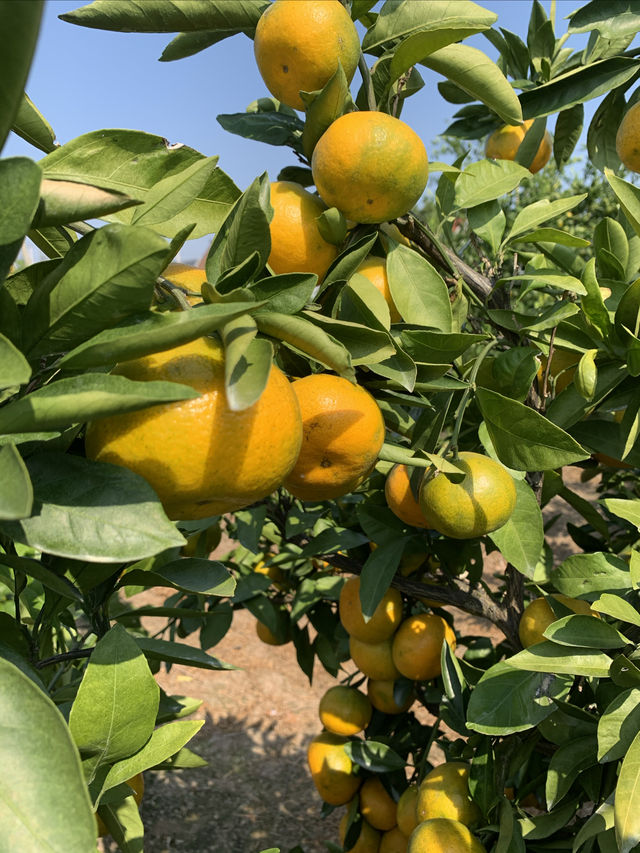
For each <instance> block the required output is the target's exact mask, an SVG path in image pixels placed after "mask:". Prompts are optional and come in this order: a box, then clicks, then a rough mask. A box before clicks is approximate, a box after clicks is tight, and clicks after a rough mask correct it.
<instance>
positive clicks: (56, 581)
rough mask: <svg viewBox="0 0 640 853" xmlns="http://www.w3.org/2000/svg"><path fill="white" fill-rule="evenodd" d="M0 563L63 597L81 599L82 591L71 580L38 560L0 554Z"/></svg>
mask: <svg viewBox="0 0 640 853" xmlns="http://www.w3.org/2000/svg"><path fill="white" fill-rule="evenodd" d="M0 564H1V565H4V566H10V567H11V568H12V569H15V570H16V571H18V572H23V573H24V574H25V575H29V577H30V578H35V579H36V580H37V581H40V583H41V584H42V585H43V586H46V587H47V588H48V589H52V590H53V591H54V592H57V593H59V594H60V595H62V596H64V597H65V598H69V599H72V600H74V601H78V602H81V601H82V593H81V592H80V590H79V589H78V588H77V587H76V586H74V585H73V584H72V583H71V581H69V580H67V578H65V577H64V576H62V575H58V574H56V573H55V572H54V571H53V570H52V569H48V568H47V567H46V566H45V565H43V564H42V563H41V562H40V561H39V560H30V559H28V558H26V557H16V556H14V555H13V554H2V555H0Z"/></svg>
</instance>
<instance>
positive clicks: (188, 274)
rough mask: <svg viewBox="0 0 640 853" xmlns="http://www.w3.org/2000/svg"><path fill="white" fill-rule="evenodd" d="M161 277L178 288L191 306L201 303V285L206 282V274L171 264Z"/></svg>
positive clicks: (185, 265)
mask: <svg viewBox="0 0 640 853" xmlns="http://www.w3.org/2000/svg"><path fill="white" fill-rule="evenodd" d="M162 276H163V278H166V279H168V280H169V281H170V282H171V284H174V285H175V286H176V287H179V288H180V290H181V291H182V292H183V293H184V295H185V297H186V299H187V302H189V303H190V304H191V305H197V304H198V303H199V302H202V292H201V291H202V285H203V284H204V282H205V281H206V280H207V273H206V272H205V271H204V270H201V269H199V268H198V267H191V266H189V265H188V264H179V263H171V264H169V266H168V267H167V268H166V270H165V271H164V272H163V273H162Z"/></svg>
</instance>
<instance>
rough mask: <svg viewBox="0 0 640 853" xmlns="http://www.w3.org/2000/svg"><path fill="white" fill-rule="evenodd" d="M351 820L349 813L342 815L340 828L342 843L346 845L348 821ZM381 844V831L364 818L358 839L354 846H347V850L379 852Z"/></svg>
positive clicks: (351, 851)
mask: <svg viewBox="0 0 640 853" xmlns="http://www.w3.org/2000/svg"><path fill="white" fill-rule="evenodd" d="M348 820H349V815H348V814H345V815H343V816H342V820H341V821H340V828H339V830H338V832H339V834H340V843H341V844H342V845H344V840H345V837H346V835H347V822H348ZM379 846H380V833H379V832H378V830H377V829H374V828H373V827H372V826H371V824H370V823H367V821H366V820H363V821H362V823H361V826H360V834H359V835H358V839H357V841H356V843H355V844H354V845H353V847H346V848H345V850H346V851H347V853H378V850H379Z"/></svg>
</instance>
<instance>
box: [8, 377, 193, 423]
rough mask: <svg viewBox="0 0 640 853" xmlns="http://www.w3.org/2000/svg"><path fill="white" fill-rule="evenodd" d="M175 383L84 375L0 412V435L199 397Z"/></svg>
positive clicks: (40, 391)
mask: <svg viewBox="0 0 640 853" xmlns="http://www.w3.org/2000/svg"><path fill="white" fill-rule="evenodd" d="M199 396H200V395H199V394H198V392H197V391H195V390H194V389H193V388H190V387H189V386H188V385H180V384H179V383H177V382H135V381H133V380H131V379H126V378H125V377H124V376H117V375H109V374H102V373H87V374H83V375H80V376H72V377H69V378H68V379H60V380H59V381H58V382H52V383H51V384H50V385H44V386H42V387H41V388H38V389H37V390H36V391H33V392H32V393H31V394H28V395H26V396H25V397H21V398H20V399H18V400H15V401H13V402H11V403H9V404H8V405H6V406H4V407H3V408H0V432H4V433H20V432H46V431H47V430H54V429H63V428H64V427H67V426H69V425H70V424H73V423H82V422H83V421H88V420H93V419H95V418H104V417H107V416H109V415H115V414H119V413H122V412H135V411H137V410H138V409H144V408H147V407H148V406H156V405H158V404H160V403H174V402H178V401H180V400H191V399H195V398H197V397H199Z"/></svg>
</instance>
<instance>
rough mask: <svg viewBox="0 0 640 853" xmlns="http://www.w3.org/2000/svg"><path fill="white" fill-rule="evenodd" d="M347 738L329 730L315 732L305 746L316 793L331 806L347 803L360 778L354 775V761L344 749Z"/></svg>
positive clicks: (358, 784)
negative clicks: (319, 732)
mask: <svg viewBox="0 0 640 853" xmlns="http://www.w3.org/2000/svg"><path fill="white" fill-rule="evenodd" d="M346 743H347V739H346V738H344V737H340V736H339V735H334V734H332V733H331V732H322V734H319V735H316V737H314V738H313V740H312V741H311V743H310V744H309V748H308V749H307V761H308V763H309V770H310V771H311V778H312V779H313V783H314V785H315V786H316V788H317V790H318V793H319V794H320V796H321V797H322V799H323V800H324V801H325V803H330V804H331V805H332V806H342V805H344V804H345V803H348V802H349V800H350V799H351V798H352V797H353V795H354V794H355V792H356V791H357V790H358V788H359V787H360V782H361V781H362V780H361V779H360V777H359V776H354V774H353V764H352V762H351V759H350V758H349V756H348V755H347V753H346V752H345V751H344V746H345V744H346Z"/></svg>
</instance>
